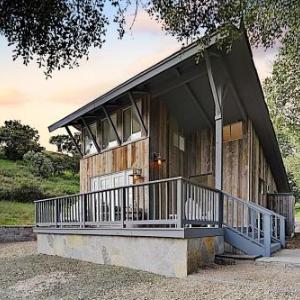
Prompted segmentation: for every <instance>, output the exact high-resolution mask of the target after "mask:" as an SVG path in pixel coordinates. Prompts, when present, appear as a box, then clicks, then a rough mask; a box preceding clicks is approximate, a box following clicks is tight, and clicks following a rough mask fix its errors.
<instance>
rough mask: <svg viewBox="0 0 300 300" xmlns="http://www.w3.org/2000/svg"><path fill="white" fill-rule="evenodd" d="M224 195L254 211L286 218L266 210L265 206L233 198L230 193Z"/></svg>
mask: <svg viewBox="0 0 300 300" xmlns="http://www.w3.org/2000/svg"><path fill="white" fill-rule="evenodd" d="M222 193H223V195H225V196H227V197H229V198H231V199H234V200H236V201H238V202H240V203H243V204H245V205H246V206H248V207H250V208H252V209H254V210H256V211H259V212H261V213H265V214H268V215H273V216H277V217H278V218H284V216H281V215H279V214H277V213H275V212H274V211H272V210H269V209H267V208H265V207H263V206H261V205H259V204H256V203H255V204H253V203H252V202H251V201H245V200H242V199H240V198H238V197H235V196H233V195H231V194H228V193H226V192H222Z"/></svg>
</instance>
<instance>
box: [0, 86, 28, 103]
mask: <svg viewBox="0 0 300 300" xmlns="http://www.w3.org/2000/svg"><path fill="white" fill-rule="evenodd" d="M27 101H28V99H27V97H26V95H25V94H24V93H22V92H20V91H19V90H16V89H3V90H0V106H16V105H20V104H23V103H25V102H27Z"/></svg>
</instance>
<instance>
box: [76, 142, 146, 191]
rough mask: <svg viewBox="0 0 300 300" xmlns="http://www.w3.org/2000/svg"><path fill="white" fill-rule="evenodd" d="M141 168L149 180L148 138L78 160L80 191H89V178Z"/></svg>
mask: <svg viewBox="0 0 300 300" xmlns="http://www.w3.org/2000/svg"><path fill="white" fill-rule="evenodd" d="M133 168H141V169H142V176H143V181H148V180H149V139H148V138H145V139H143V140H139V141H136V142H132V143H130V144H128V145H124V146H122V147H118V148H114V149H111V150H107V151H105V152H103V153H101V154H97V155H93V156H91V157H87V158H84V159H82V160H81V161H80V192H87V191H90V184H91V178H92V177H95V176H102V175H107V174H111V173H116V172H121V171H125V170H128V169H133Z"/></svg>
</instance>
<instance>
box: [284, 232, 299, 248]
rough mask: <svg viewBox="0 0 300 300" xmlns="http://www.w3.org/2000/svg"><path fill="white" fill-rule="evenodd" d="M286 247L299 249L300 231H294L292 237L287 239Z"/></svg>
mask: <svg viewBox="0 0 300 300" xmlns="http://www.w3.org/2000/svg"><path fill="white" fill-rule="evenodd" d="M286 248H287V249H300V232H298V233H295V236H294V237H293V238H290V239H287V245H286Z"/></svg>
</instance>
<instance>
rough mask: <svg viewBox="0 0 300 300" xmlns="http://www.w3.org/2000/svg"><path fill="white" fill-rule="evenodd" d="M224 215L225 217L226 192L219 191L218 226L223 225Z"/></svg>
mask: <svg viewBox="0 0 300 300" xmlns="http://www.w3.org/2000/svg"><path fill="white" fill-rule="evenodd" d="M223 217H224V194H223V192H221V191H220V192H219V216H218V227H219V228H222V227H223Z"/></svg>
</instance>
